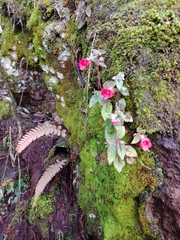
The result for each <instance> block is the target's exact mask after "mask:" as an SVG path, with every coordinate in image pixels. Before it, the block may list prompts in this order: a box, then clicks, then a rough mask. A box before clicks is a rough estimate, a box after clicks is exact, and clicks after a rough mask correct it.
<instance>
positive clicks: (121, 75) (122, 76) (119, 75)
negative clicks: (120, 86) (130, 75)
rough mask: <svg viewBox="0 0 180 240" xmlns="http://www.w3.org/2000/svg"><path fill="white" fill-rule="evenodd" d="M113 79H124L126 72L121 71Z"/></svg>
mask: <svg viewBox="0 0 180 240" xmlns="http://www.w3.org/2000/svg"><path fill="white" fill-rule="evenodd" d="M112 79H113V80H117V81H123V80H124V73H123V72H119V73H118V74H117V75H116V76H114V77H112Z"/></svg>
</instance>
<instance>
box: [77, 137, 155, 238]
mask: <svg viewBox="0 0 180 240" xmlns="http://www.w3.org/2000/svg"><path fill="white" fill-rule="evenodd" d="M100 145H101V144H98V143H97V140H96V139H92V138H91V140H90V141H89V142H88V143H87V144H86V145H85V146H84V148H83V149H82V151H81V154H80V157H81V165H80V167H81V172H82V174H81V185H80V194H79V199H80V204H81V207H82V208H83V210H84V211H85V212H86V214H87V216H89V215H90V214H91V213H93V214H94V215H95V216H97V217H99V218H100V224H101V225H102V226H103V229H104V239H120V238H123V239H131V238H132V236H137V238H136V239H143V238H142V237H141V235H142V233H141V232H140V231H139V228H138V220H137V219H138V214H137V212H136V207H137V206H136V201H135V200H134V198H135V197H136V196H137V195H138V194H139V193H140V192H142V191H143V190H144V189H145V188H146V187H147V186H151V188H152V189H154V188H155V186H156V184H157V182H156V180H155V178H154V177H153V176H152V175H151V173H150V172H149V170H146V169H145V168H143V167H142V165H141V164H140V163H138V162H137V163H136V165H126V167H125V168H124V169H123V171H122V173H121V174H119V173H118V172H116V171H115V170H114V167H113V166H108V164H105V165H101V164H100V162H101V160H102V159H101V156H102V155H100V152H99V151H100V149H101V146H100ZM140 158H141V159H142V161H144V160H143V159H145V161H146V163H145V164H146V165H150V166H151V161H150V157H149V156H148V155H147V153H143V155H142V156H140ZM87 226H88V230H89V232H91V231H92V228H93V231H95V229H96V232H98V231H99V226H100V225H99V226H98V224H97V222H96V226H93V223H92V220H91V219H89V222H88V224H87ZM100 239H102V238H100Z"/></svg>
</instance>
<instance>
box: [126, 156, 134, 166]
mask: <svg viewBox="0 0 180 240" xmlns="http://www.w3.org/2000/svg"><path fill="white" fill-rule="evenodd" d="M126 161H127V163H129V164H133V163H134V162H135V158H133V157H126Z"/></svg>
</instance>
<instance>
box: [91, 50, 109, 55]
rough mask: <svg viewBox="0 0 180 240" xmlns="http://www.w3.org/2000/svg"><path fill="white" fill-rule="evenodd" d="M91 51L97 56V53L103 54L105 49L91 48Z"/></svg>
mask: <svg viewBox="0 0 180 240" xmlns="http://www.w3.org/2000/svg"><path fill="white" fill-rule="evenodd" d="M92 53H93V54H94V55H96V56H98V55H100V56H101V55H103V54H105V53H106V51H104V50H101V49H93V50H92Z"/></svg>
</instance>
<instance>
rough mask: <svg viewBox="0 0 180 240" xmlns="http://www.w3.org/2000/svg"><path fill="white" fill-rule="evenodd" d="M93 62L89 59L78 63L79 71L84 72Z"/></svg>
mask: <svg viewBox="0 0 180 240" xmlns="http://www.w3.org/2000/svg"><path fill="white" fill-rule="evenodd" d="M90 63H91V61H90V60H89V59H88V58H84V59H81V61H80V62H79V63H78V67H79V69H80V70H81V71H82V70H84V69H85V68H86V67H87V66H89V65H90Z"/></svg>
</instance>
